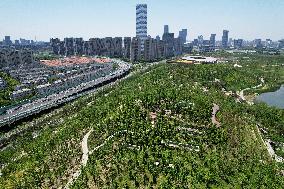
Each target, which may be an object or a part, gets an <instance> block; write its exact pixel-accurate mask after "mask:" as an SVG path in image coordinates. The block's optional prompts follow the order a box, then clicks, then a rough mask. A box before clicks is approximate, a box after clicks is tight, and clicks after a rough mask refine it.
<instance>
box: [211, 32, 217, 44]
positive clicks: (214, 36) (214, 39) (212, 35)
mask: <svg viewBox="0 0 284 189" xmlns="http://www.w3.org/2000/svg"><path fill="white" fill-rule="evenodd" d="M210 45H211V46H212V47H215V45H216V34H211V36H210Z"/></svg>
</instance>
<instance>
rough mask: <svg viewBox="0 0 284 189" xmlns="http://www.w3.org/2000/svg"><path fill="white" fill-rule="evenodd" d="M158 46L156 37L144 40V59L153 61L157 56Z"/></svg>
mask: <svg viewBox="0 0 284 189" xmlns="http://www.w3.org/2000/svg"><path fill="white" fill-rule="evenodd" d="M156 46H157V42H156V40H155V39H153V38H151V37H148V38H147V39H146V40H145V41H144V53H143V55H144V60H145V61H153V60H154V59H155V58H156Z"/></svg>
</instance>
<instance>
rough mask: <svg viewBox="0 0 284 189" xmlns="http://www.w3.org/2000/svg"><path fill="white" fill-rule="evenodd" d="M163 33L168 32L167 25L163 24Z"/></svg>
mask: <svg viewBox="0 0 284 189" xmlns="http://www.w3.org/2000/svg"><path fill="white" fill-rule="evenodd" d="M164 33H169V25H164Z"/></svg>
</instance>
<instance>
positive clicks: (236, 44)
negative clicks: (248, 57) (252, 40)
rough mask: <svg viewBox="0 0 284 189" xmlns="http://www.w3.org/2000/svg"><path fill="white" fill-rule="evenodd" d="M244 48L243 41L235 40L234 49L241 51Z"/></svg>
mask: <svg viewBox="0 0 284 189" xmlns="http://www.w3.org/2000/svg"><path fill="white" fill-rule="evenodd" d="M242 47H243V40H242V39H234V48H236V49H239V48H242Z"/></svg>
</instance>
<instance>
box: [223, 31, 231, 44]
mask: <svg viewBox="0 0 284 189" xmlns="http://www.w3.org/2000/svg"><path fill="white" fill-rule="evenodd" d="M228 42H229V31H228V30H223V36H222V47H223V48H228Z"/></svg>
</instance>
